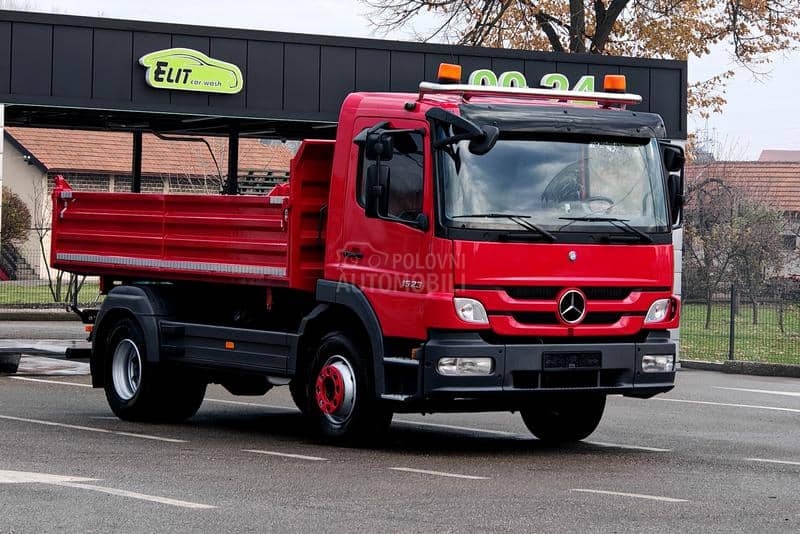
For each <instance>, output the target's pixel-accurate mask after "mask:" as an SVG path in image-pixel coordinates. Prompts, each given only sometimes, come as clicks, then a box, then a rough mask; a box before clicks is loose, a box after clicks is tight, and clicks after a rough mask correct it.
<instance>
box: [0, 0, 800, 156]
mask: <svg viewBox="0 0 800 534" xmlns="http://www.w3.org/2000/svg"><path fill="white" fill-rule="evenodd" d="M4 3H7V2H3V1H2V0H0V5H2V4H4ZM12 3H13V1H12ZM17 3H18V4H24V5H26V6H28V7H30V8H33V10H37V11H55V12H60V13H67V14H72V15H86V16H102V17H109V18H120V19H135V20H149V21H159V22H172V23H182V24H198V25H206V26H221V27H234V28H251V29H258V30H272V31H286V32H297V33H312V34H327V35H342V36H351V37H378V38H384V37H385V38H389V39H398V40H413V38H414V34H413V30H412V29H408V30H403V31H398V32H395V33H393V34H390V35H385V36H384V35H376V34H375V33H374V31H373V28H372V27H371V26H370V24H369V21H368V20H367V17H366V15H367V9H366V8H365V7H364V6H363V4H361V3H360V2H358V0H289V1H278V0H225V1H219V0H135V1H130V0H19V1H18V2H17ZM434 23H435V20H434V19H432V18H430V17H428V18H426V19H422V20H421V21H420V22H419V23H418V25H417V27H416V29H417V30H419V31H421V32H424V29H425V28H426V27H429V26H431V25H432V24H434ZM731 66H732V62H731V59H730V56H729V54H728V53H727V52H726V51H725V50H723V49H718V50H715V51H713V52H712V54H710V55H708V56H705V57H703V58H699V59H698V58H690V60H689V81H690V82H693V81H699V80H704V79H707V78H709V77H710V76H712V75H714V74H717V73H719V72H721V71H724V70H727V69H728V68H731ZM736 70H737V75H736V77H735V79H734V80H733V81H732V82H730V83H729V84H728V88H727V94H726V97H727V99H728V104H727V105H726V106H725V109H724V110H723V112H722V113H720V114H715V115H713V116H712V117H711V118H710V119H708V120H705V119H702V118H701V117H699V116H698V117H690V119H689V131H690V132H691V131H697V130H702V131H706V132H708V137H710V138H712V139H714V140H715V144H716V147H715V148H716V150H717V152H718V153H719V155H721V156H723V157H725V158H727V159H757V158H758V155H759V154H760V152H761V150H762V149H765V148H783V149H798V150H800V98H798V95H797V92H798V89H800V87H798V86H800V52H793V53H789V54H786V55H781V56H777V57H774V58H773V63H772V64H771V65H769V66H768V67H767V68H766V70H768V71H769V73H768V74H767V75H766V76H762V77H761V78H762V79H761V80H755V79H754V77H753V75H752V74H751V73H750V72H748V71H747V70H746V69H742V68H738V69H736Z"/></svg>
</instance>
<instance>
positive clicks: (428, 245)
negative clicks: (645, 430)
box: [53, 76, 683, 442]
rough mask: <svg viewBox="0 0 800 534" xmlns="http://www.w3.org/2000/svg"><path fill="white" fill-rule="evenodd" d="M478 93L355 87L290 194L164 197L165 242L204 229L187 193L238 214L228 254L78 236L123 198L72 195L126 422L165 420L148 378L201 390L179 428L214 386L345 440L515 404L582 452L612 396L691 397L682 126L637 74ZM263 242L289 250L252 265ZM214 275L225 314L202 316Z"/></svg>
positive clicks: (100, 356)
mask: <svg viewBox="0 0 800 534" xmlns="http://www.w3.org/2000/svg"><path fill="white" fill-rule="evenodd" d="M458 82H459V80H458V79H454V78H453V77H449V78H448V77H447V76H443V77H442V79H440V83H427V82H423V83H422V84H420V91H419V93H418V94H411V93H354V94H351V95H350V96H348V97H347V99H346V100H345V102H344V104H343V106H342V110H341V114H340V118H339V123H338V129H337V134H336V139H335V141H334V140H332V141H321V140H309V141H304V142H303V143H302V144H301V146H300V149H299V152H298V154H297V156H296V157H295V159H294V160H293V162H292V170H291V180H290V184H289V187H288V188H286V187H282V188H281V189H280V190H279V191H278V190H276V191H277V193H276V194H274V195H270V197H269V198H268V200H267V202H266V203H264V202H263V201H262V200H259V199H253V198H245V197H241V198H240V199H236V198H227V199H224V202H223V201H222V200H220V201H219V202H215V201H214V200H213V199H211V200H209V199H207V198H206V199H200V198H196V199H194V200H192V201H191V202H189V201H187V200H185V199H182V200H176V199H174V198H171V197H170V196H169V195H162V196H161V197H159V200H158V203H157V202H155V201H154V202H152V203H151V204H150V205H151V206H152V210H151V212H150V214H149V217H151V219H150V220H157V218H158V217H163V218H164V221H166V224H164V225H162V226H161V227H159V226H157V225H154V226H153V227H154V228H156V229H157V230H154V232H157V231H163V232H167V230H161V228H165V229H166V228H169V225H170V224H171V225H172V226H173V227H175V228H182V227H181V226H180V225H181V224H184V222H185V221H184V219H186V217H183V216H182V215H181V214H180V213H179V208H178V207H175V206H188V205H192V203H194V204H196V205H203V206H206V208H205V209H207V210H208V211H211V212H213V213H215V214H216V215H215V216H219V220H217V219H214V221H216V222H215V223H214V224H215V226H214V228H213V229H209V230H208V231H207V233H206V235H208V236H210V238H211V241H213V239H214V238H216V237H219V239H220V243H221V244H220V245H218V246H215V247H213V253H214V254H215V256H214V262H213V263H209V262H203V261H201V260H203V259H205V258H207V257H209V256H208V254H210V252H204V249H203V248H202V247H203V246H209V245H207V244H206V245H201V244H200V243H199V242H198V239H197V237H192V238H191V239H190V237H191V236H193V235H194V234H186V232H189V230H181V231H182V232H184V234H181V246H182V247H183V248H181V249H180V250H179V252H177V253H171V252H170V250H169V248H168V245H169V244H170V243H173V242H175V237H174V236H172V235H167V234H157V233H156V234H153V235H152V236H148V239H150V241H149V242H157V238H159V236H160V239H161V242H162V243H165V244H166V245H165V246H164V247H162V251H161V256H159V257H158V258H152V257H149V256H148V257H147V258H145V259H142V258H139V257H138V256H137V257H136V258H133V259H132V260H131V261H130V262H128V259H127V258H128V257H129V256H134V255H136V254H138V252H135V253H134V252H130V254H129V252H127V251H126V250H123V249H119V248H114V249H113V250H112V249H105V250H101V251H100V252H98V250H99V249H98V246H97V245H96V244H92V245H91V246H90V245H89V244H86V243H88V240H90V239H91V235H92V232H91V228H90V229H89V230H87V229H86V227H84V228H83V229H81V228H78V227H76V228H75V229H73V230H72V231H71V232H70V233H69V240H64V239H62V238H61V235H62V234H63V233H64V229H67V228H69V227H68V226H67V225H68V224H69V222H68V221H69V218H70V217H74V218H75V220H76V221H79V220H81V221H85V220H86V219H87V217H91V215H89V213H90V211H91V210H89V209H88V206H91V203H92V202H100V201H105V202H109V201H113V202H116V203H117V204H122V203H123V200H124V199H123V198H122V197H120V196H119V195H118V194H107V196H106V197H100V196H97V195H95V196H92V194H77V193H76V194H75V195H74V196H73V194H72V192H71V191H66V190H65V186H63V185H62V186H57V187H56V190H55V191H54V197H53V198H54V202H55V203H56V206H55V208H56V209H54V221H53V225H54V243H55V244H54V252H53V255H54V256H53V258H54V259H53V262H54V264H56V265H57V266H59V267H60V268H65V269H67V270H73V271H75V272H83V273H85V274H91V273H97V274H100V275H101V276H103V280H104V287H106V288H111V289H109V294H108V297H107V298H106V300H105V302H104V304H103V307H102V308H101V309H100V310H99V312H98V313H97V319H96V324H95V329H94V333H93V340H94V351H93V356H92V372H93V383H94V384H95V386H98V387H100V386H102V387H105V388H106V393H107V396H108V397H109V403H110V404H111V407H112V409H113V410H114V411H115V413H117V415H119V416H120V417H123V418H134V419H146V418H149V417H150V416H152V415H154V414H155V413H157V411H158V410H157V409H156V408H154V407H156V406H158V405H159V403H161V402H163V401H164V399H166V398H174V397H175V395H176V393H175V392H174V391H172V390H169V391H167V390H168V389H169V387H168V386H165V385H163V384H169V383H172V382H171V381H169V380H167V381H165V380H164V379H163V378H159V379H158V380H159V381H160V383H161V384H162V386H152V385H151V386H149V388H157V387H161V388H162V389H163V390H158V391H156V392H152V391H151V392H150V393H148V391H150V389H148V388H145V387H144V386H143V385H142V384H143V381H144V379H145V377H147V376H148V374H149V376H150V377H152V376H154V375H163V374H164V373H169V376H171V377H176V376H180V377H182V378H181V380H182V385H181V387H180V388H178V391H179V392H180V391H184V390H185V391H189V395H191V396H192V398H193V400H192V401H191V402H188V401H186V402H184V403H183V404H181V406H183V408H184V409H181V410H178V411H176V412H175V414H174V415H175V416H176V418H182V417H188V416H190V415H192V414H193V413H194V411H196V409H197V407H199V405H200V402H202V396H203V394H204V391H205V384H207V383H210V382H218V383H221V384H223V385H224V386H225V387H227V388H228V389H229V390H231V391H233V392H234V393H240V394H263V393H265V392H266V391H267V390H268V389H269V388H270V387H272V386H274V385H280V384H289V385H290V388H291V391H292V396H293V398H294V399H295V402H296V403H297V405H298V407H300V409H301V410H302V411H303V412H304V413H305V414H306V415H307V416H308V417H309V419H310V420H312V421H314V423H315V426H316V428H317V429H318V430H319V431H321V432H322V433H323V434H324V435H326V436H328V437H330V438H333V439H351V438H357V437H364V436H373V435H375V434H376V433H377V432H378V431H380V430H382V429H384V428H385V427H386V426H387V425H388V423H389V422H390V421H391V417H392V414H393V413H395V412H422V413H430V412H436V411H467V412H473V411H498V410H503V411H520V412H521V414H522V416H523V419H524V421H525V423H526V424H527V426H528V427H529V428H530V430H531V431H532V432H533V434H534V435H536V436H537V437H539V438H540V439H543V440H548V441H551V442H564V441H574V440H580V439H583V438H585V437H586V436H588V435H589V434H591V432H592V431H594V429H595V428H596V426H597V425H598V423H599V422H600V419H601V417H602V414H603V410H604V406H605V399H606V396H607V395H609V394H621V395H626V396H633V397H641V398H647V397H651V396H653V395H655V394H658V393H662V392H666V391H669V390H670V389H671V388H672V387H673V385H674V380H675V359H676V345H675V343H674V342H673V341H672V340H671V338H670V334H669V330H670V329H674V328H677V326H678V322H679V313H680V299H679V298H678V297H677V296H676V295H675V293H674V288H673V272H674V264H673V257H674V254H673V246H672V231H673V229H674V228H676V227H677V226H679V225H680V220H681V209H682V198H683V197H682V192H683V178H682V167H683V152H682V150H681V149H680V147H677V146H675V145H672V144H670V143H669V142H668V141H667V140H665V139H664V136H665V129H664V124H663V122H662V120H661V118H660V117H658V116H657V115H653V114H649V113H641V112H636V111H630V110H627V109H626V106H627V105H632V104H636V103H638V102H640V101H641V99H640V98H639V97H638V96H636V95H631V94H627V93H625V91H624V79H621V77H619V76H611V77H607V80H606V89H607V90H606V91H605V92H600V93H585V92H581V93H577V92H571V91H559V90H554V89H546V88H545V89H530V88H520V87H510V88H501V87H487V86H474V85H462V84H460V83H458ZM66 187H68V186H66ZM81 195H83V196H81ZM65 199H66V200H65ZM69 202H72V203H73V204H69ZM82 203H83V204H84V205H86V206H87V208H86V211H85V212H83V213H80V214H79V213H78V212H77V211H76V210H78V209H79V208H78V207H77V206H80V205H81V204H82ZM159 203H160V204H159ZM70 206H72V207H70ZM170 206H172V207H170ZM245 209H246V210H247V213H248V215H247V219H245V218H241V219H239V217H240V215H239V214H241V213H245ZM159 210H160V211H159ZM225 210H227V211H225ZM104 213H105V217H111V215H110V212H109V211H108V208H106V211H104ZM56 214H58V216H57V215H56ZM64 214H66V221H65V220H64ZM78 215H80V217H78ZM122 216H123V215H120V217H122ZM133 216H134V215H132V214H131V212H130V210H127V211H125V212H124V217H133ZM152 218H155V219H152ZM190 218H192V219H193V222H192V224H193V225H194V226H192V227H191V228H192V230H191V232H195V233H197V232H199V229H198V228H197V225H198V224H201V222H199V221H198V220H197V217H194V216H192V217H190ZM223 219H224V222H223ZM209 220H210V219H209ZM237 221H240V222H237ZM258 221H261V222H258ZM212 222H213V221H212ZM255 222H258V225H257V226H254V224H255ZM75 224H77V223H75ZM209 224H210V223H209ZM263 224H266V225H268V226H269V227H270V230H269V232H267V231H266V230H264V226H262V225H263ZM237 225H239V226H237ZM121 227H122V225H121ZM220 227H230V231H229V232H228V233H225V234H223V233H219V232H222V231H223V230H220V229H219V228H220ZM209 228H210V227H209ZM78 230H80V231H78ZM176 231H177V230H176ZM226 231H227V230H226ZM257 232H260V233H257ZM217 234H219V235H217ZM198 235H199V234H198ZM248 235H252V236H253V241H247V242H246V241H244V239H245V237H243V236H248ZM102 237H103V239H105V240H106V241H111V240H110V238H109V235H108V234H107V231H106V233H104V234H103V235H102ZM140 237H141V236H140ZM81 240H83V241H81ZM225 240H227V241H225ZM223 241H224V242H223ZM62 243H64V244H62ZM66 243H69V246H70V247H75V246H76V245H75V243H78V245H77V246H76V247H77V248H65V247H67V244H66ZM114 243H115V244H114V246H115V247H118V243H119V239H117V240H116V241H114ZM190 244H191V247H194V248H192V254H193V255H192V262H185V261H182V260H184V259H185V258H186V256H185V254H186V252H184V251H185V250H187V247H189V246H190ZM236 247H241V250H242V251H246V252H247V254H245V253H244V252H242V253H238V250H239V249H238V248H236ZM256 249H260V250H269V255H264V256H263V257H258V258H256V259H253V258H254V257H255V256H254V251H255V250H256ZM86 250H91V252H92V254H85V251H86ZM209 250H210V249H209ZM220 251H223V252H220ZM171 254H173V255H171ZM174 254H179V256H176V255H174ZM204 254H205V256H204ZM65 258H67V259H70V260H72V261H73V262H78V263H73V264H72V265H71V266H70V265H69V264H66V265H65V264H63V263H62V264H59V261H60V260H63V259H65ZM87 258H88V259H87ZM178 259H180V260H181V261H178ZM80 262H83V263H80ZM86 262H94V266H91V267H90V266H89V265H88V264H87V263H86ZM126 262H128V263H126ZM270 262H271V263H270ZM276 262H278V263H276ZM280 262H285V263H280ZM253 263H258V265H252V264H253ZM242 264H246V265H242ZM141 266H146V267H141ZM123 268H124V269H128V270H127V271H124V273H123V274H124V276H123V275H121V274H120V272H122V271H120V269H123ZM201 269H202V272H201ZM212 270H213V272H214V276H216V278H215V279H213V280H211V282H213V283H214V284H215V285H214V286H213V287H214V289H213V295H214V296H215V298H216V301H215V305H216V307H215V309H214V310H213V313H212V312H211V311H209V312H208V313H201V312H199V311H198V310H201V309H206V308H205V306H206V304H204V303H201V302H200V301H199V300H198V299H197V297H196V295H198V294H199V293H200V291H199V289H198V287H200V286H199V284H203V283H205V281H208V280H205V281H204V278H206V279H207V278H209V276H210V275H208V273H209V272H211V271H212ZM201 275H202V276H201ZM223 276H224V277H225V278H224V279H223V278H221V277H223ZM134 277H135V278H137V279H139V280H143V279H144V280H151V281H152V282H151V283H149V284H147V285H144V286H143V285H141V284H137V283H134V282H132V279H133V278H134ZM143 353H146V354H143ZM137 361H138V363H137ZM265 362H269V363H268V364H267V363H265ZM132 376H133V377H137V380H138V382H137V383H133V382H131V380H130V377H132ZM186 377H190V378H186ZM148 380H150V382H151V383H152V382H153V381H154V380H155V379H154V378H149V379H148ZM134 382H136V381H134ZM164 388H166V389H164ZM144 394H147V395H149V397H148V398H147V399H146V400H140V399H139V396H140V395H144ZM181 395H183V393H181ZM137 403H138V404H137ZM162 413H163V412H162Z"/></svg>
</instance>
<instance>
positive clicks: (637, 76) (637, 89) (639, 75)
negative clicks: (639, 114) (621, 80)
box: [619, 67, 650, 111]
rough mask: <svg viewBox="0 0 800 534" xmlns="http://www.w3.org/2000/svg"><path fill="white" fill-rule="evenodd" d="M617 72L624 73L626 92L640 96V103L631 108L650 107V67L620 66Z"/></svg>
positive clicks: (642, 108) (643, 108) (644, 108)
mask: <svg viewBox="0 0 800 534" xmlns="http://www.w3.org/2000/svg"><path fill="white" fill-rule="evenodd" d="M619 73H620V74H624V75H625V78H626V80H627V85H628V92H630V93H635V94H637V95H639V96H641V97H642V103H641V104H639V105H637V106H632V107H631V109H635V110H637V111H647V110H648V109H650V69H646V68H644V67H621V68H620V72H619Z"/></svg>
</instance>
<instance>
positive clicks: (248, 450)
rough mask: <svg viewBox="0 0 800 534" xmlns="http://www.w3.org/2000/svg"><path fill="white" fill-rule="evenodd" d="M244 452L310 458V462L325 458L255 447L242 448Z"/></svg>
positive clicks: (323, 460)
mask: <svg viewBox="0 0 800 534" xmlns="http://www.w3.org/2000/svg"><path fill="white" fill-rule="evenodd" d="M242 450H243V451H244V452H253V453H255V454H267V455H269V456H282V457H284V458H295V459H297V460H310V461H312V462H325V461H327V460H328V459H327V458H320V457H319V456H305V455H303V454H289V453H288V452H277V451H260V450H257V449H242Z"/></svg>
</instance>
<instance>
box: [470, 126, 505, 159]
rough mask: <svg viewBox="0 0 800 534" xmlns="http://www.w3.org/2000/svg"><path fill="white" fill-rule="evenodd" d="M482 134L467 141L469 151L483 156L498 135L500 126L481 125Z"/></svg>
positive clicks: (495, 141) (491, 146)
mask: <svg viewBox="0 0 800 534" xmlns="http://www.w3.org/2000/svg"><path fill="white" fill-rule="evenodd" d="M481 130H482V131H483V135H482V136H480V137H475V138H474V139H472V140H471V141H470V142H469V151H470V152H472V153H473V154H475V155H476V156H483V155H484V154H486V153H487V152H489V151H490V150H491V149H492V148H493V147H494V145H495V143H497V139H498V138H499V137H500V128H498V127H497V126H488V125H484V126H481Z"/></svg>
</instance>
